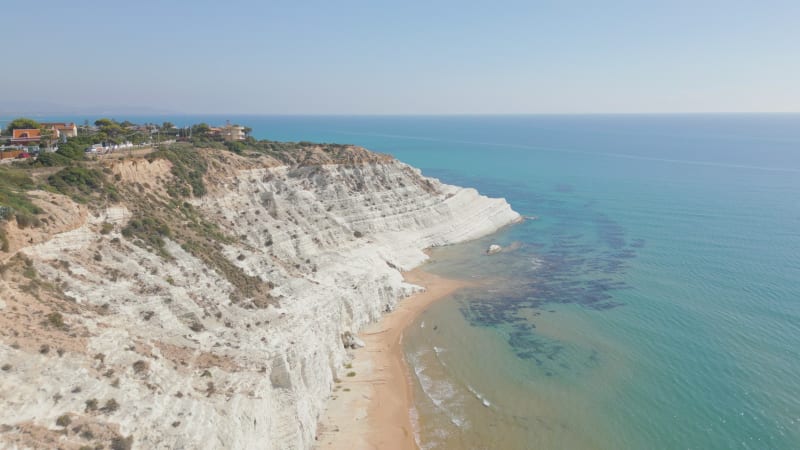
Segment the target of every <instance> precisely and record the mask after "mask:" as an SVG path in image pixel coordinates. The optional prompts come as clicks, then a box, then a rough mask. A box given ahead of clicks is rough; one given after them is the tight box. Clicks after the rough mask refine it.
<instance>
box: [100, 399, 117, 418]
mask: <svg viewBox="0 0 800 450" xmlns="http://www.w3.org/2000/svg"><path fill="white" fill-rule="evenodd" d="M118 409H119V403H117V401H116V400H114V399H113V398H112V399H111V400H108V401H106V404H105V405H103V407H102V408H100V411H102V412H104V413H106V414H111V413H113V412H114V411H116V410H118Z"/></svg>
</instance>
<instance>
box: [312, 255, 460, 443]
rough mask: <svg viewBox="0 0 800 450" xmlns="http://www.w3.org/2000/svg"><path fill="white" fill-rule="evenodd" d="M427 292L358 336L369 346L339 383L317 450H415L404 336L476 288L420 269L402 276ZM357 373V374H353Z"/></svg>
mask: <svg viewBox="0 0 800 450" xmlns="http://www.w3.org/2000/svg"><path fill="white" fill-rule="evenodd" d="M403 278H404V279H405V281H406V282H408V283H411V284H416V285H418V286H422V287H424V288H425V291H422V292H418V293H416V294H413V295H411V296H410V297H408V298H405V299H403V300H401V301H400V302H399V303H398V306H397V308H395V310H394V311H392V312H390V313H388V314H386V315H385V316H383V317H382V318H381V320H379V321H378V322H376V323H373V324H370V325H368V326H366V327H364V329H363V330H362V331H361V333H359V338H361V339H362V340H363V341H364V343H365V344H366V345H365V346H364V347H362V348H358V349H356V350H353V351H352V354H353V360H352V363H351V367H346V368H345V370H344V374H345V375H344V377H343V378H342V380H341V382H340V383H337V385H336V387H335V388H334V391H333V392H332V394H331V398H330V399H329V400H328V406H327V408H326V410H325V412H324V413H323V414H322V416H321V417H320V419H319V425H318V431H317V438H316V439H317V443H316V445H315V446H314V448H317V449H342V450H356V449H375V448H380V449H397V450H400V449H416V448H418V446H417V443H416V439H415V436H414V433H415V429H414V426H413V424H412V422H411V409H412V408H413V407H414V391H413V386H412V378H411V372H410V370H409V367H408V364H407V362H406V359H405V354H404V352H403V333H404V332H405V330H406V329H407V328H408V326H410V325H411V323H413V322H414V320H416V318H417V317H419V315H420V314H422V313H423V312H424V311H425V310H426V309H427V308H428V307H429V306H430V305H431V304H433V303H434V302H436V301H438V300H441V299H442V298H444V297H446V296H448V295H450V294H452V293H454V292H456V291H457V290H459V289H461V288H464V287H467V286H470V285H472V283H471V282H469V281H464V280H454V279H450V278H444V277H441V276H439V275H435V274H432V273H429V272H425V271H424V270H422V269H421V268H419V267H418V268H415V269H413V270H410V271H408V272H404V273H403ZM351 374H352V375H351Z"/></svg>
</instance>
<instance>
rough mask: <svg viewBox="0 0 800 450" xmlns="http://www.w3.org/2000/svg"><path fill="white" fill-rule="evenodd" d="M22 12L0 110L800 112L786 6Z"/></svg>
mask: <svg viewBox="0 0 800 450" xmlns="http://www.w3.org/2000/svg"><path fill="white" fill-rule="evenodd" d="M35 10H36V12H35V14H32V13H31V7H30V5H29V4H28V3H27V2H21V1H14V2H4V5H2V6H1V7H0V17H2V18H3V20H2V25H0V30H2V34H3V36H4V39H3V40H1V41H0V46H2V48H0V53H1V54H2V55H3V61H4V62H5V63H7V65H6V67H5V68H4V69H3V70H2V75H1V76H0V112H2V113H11V112H16V111H19V112H28V111H27V110H35V111H38V112H54V111H55V110H59V111H58V112H65V111H75V112H78V111H80V112H101V111H103V112H105V111H111V112H121V113H129V112H143V113H151V112H175V113H198V114H207V113H233V114H530V113H555V114H562V113H673V112H797V111H800V1H797V0H793V1H781V0H775V1H771V0H764V1H755V0H751V1H740V0H725V1H722V0H715V1H711V0H707V1H703V0H695V1H683V0H668V1H648V0H637V1H611V0H609V1H599V0H572V1H567V0H564V1H547V2H545V1H535V0H529V1H521V2H505V1H483V2H470V1H459V2H451V1H444V0H442V1H432V0H427V1H422V0H406V1H394V2H382V1H376V0H373V1H348V0H340V1H316V0H302V1H297V0H296V1H269V0H266V1H250V0H227V1H219V0H216V1H208V0H193V1H176V0H173V1H169V0H161V1H153V0H141V1H135V2H121V1H108V0H105V1H95V0H80V1H77V2H76V1H74V0H73V1H53V0H39V1H37V2H36V8H35ZM15 60H16V61H17V62H14V61H15Z"/></svg>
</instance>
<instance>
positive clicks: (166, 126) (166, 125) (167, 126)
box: [161, 122, 175, 131]
mask: <svg viewBox="0 0 800 450" xmlns="http://www.w3.org/2000/svg"><path fill="white" fill-rule="evenodd" d="M173 128H175V124H174V123H172V122H164V123H162V124H161V129H162V130H164V131H166V130H171V129H173Z"/></svg>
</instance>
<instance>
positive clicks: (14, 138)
mask: <svg viewBox="0 0 800 450" xmlns="http://www.w3.org/2000/svg"><path fill="white" fill-rule="evenodd" d="M41 140H42V132H41V130H39V129H38V128H17V129H15V130H13V131H12V134H11V143H12V144H18V145H27V144H33V143H38V142H39V141H41Z"/></svg>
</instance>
